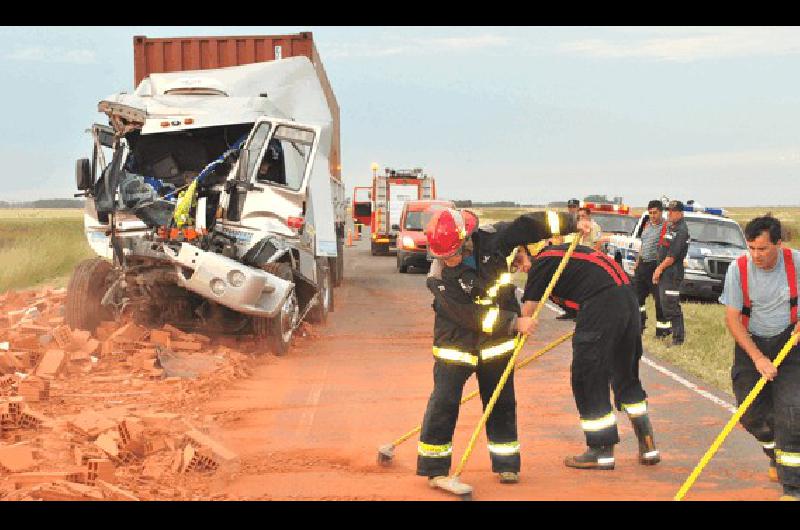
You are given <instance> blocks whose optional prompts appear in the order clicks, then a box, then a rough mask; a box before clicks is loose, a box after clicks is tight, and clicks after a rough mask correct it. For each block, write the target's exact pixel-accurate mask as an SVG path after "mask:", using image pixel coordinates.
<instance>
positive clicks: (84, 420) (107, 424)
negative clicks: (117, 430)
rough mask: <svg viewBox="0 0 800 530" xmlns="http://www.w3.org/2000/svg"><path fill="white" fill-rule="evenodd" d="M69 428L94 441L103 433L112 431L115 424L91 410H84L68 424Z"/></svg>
mask: <svg viewBox="0 0 800 530" xmlns="http://www.w3.org/2000/svg"><path fill="white" fill-rule="evenodd" d="M69 425H70V427H72V428H73V430H75V431H77V432H78V433H79V434H82V435H84V436H86V437H87V438H89V439H94V438H96V437H97V436H99V435H100V434H102V433H103V432H105V431H107V430H109V429H113V428H114V427H116V426H117V424H116V423H115V422H114V421H113V420H111V419H109V418H107V417H105V416H103V415H101V414H98V413H97V412H95V411H93V410H85V411H83V412H81V413H80V414H78V415H77V416H76V417H75V418H74V419H72V420H71V421H70V422H69Z"/></svg>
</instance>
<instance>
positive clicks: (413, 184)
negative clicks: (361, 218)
mask: <svg viewBox="0 0 800 530" xmlns="http://www.w3.org/2000/svg"><path fill="white" fill-rule="evenodd" d="M435 198H436V183H435V181H434V179H433V177H432V176H429V175H427V174H426V173H424V172H423V170H422V168H414V169H392V168H388V167H387V168H384V174H383V175H378V168H377V167H375V165H373V166H372V213H371V219H370V228H371V231H372V242H371V251H372V255H373V256H378V255H383V256H386V255H388V254H389V251H390V249H394V248H396V242H397V233H398V232H399V231H400V215H401V214H402V212H403V205H404V204H405V203H406V201H410V200H422V199H428V200H430V199H435Z"/></svg>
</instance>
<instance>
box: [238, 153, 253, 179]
mask: <svg viewBox="0 0 800 530" xmlns="http://www.w3.org/2000/svg"><path fill="white" fill-rule="evenodd" d="M249 161H250V151H248V150H247V149H242V152H241V153H240V154H239V168H238V170H237V172H236V180H238V181H240V182H245V181H247V177H248V174H247V166H248V165H250V164H249Z"/></svg>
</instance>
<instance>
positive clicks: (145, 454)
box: [0, 289, 263, 500]
mask: <svg viewBox="0 0 800 530" xmlns="http://www.w3.org/2000/svg"><path fill="white" fill-rule="evenodd" d="M65 294H66V293H65V290H64V289H58V290H54V289H42V290H39V291H28V292H7V293H4V294H0V499H3V500H12V499H43V500H76V499H93V500H105V499H111V500H138V499H139V498H169V497H175V496H178V495H183V496H187V495H189V494H190V493H189V492H188V490H186V489H185V488H182V487H177V489H176V487H175V486H176V485H175V483H174V482H175V480H176V479H177V478H179V477H180V480H181V481H186V480H196V479H193V478H191V476H192V475H193V474H199V473H214V472H216V473H220V472H229V471H235V470H236V469H237V468H238V464H239V459H238V457H237V455H236V454H234V453H233V452H231V451H230V450H229V449H227V448H225V447H224V446H223V445H221V444H220V443H219V442H218V441H216V440H214V439H213V438H212V437H211V436H209V435H207V434H204V432H209V429H208V428H207V427H199V428H202V429H203V432H201V431H200V430H198V425H199V424H200V423H203V422H207V421H209V420H208V418H205V417H204V418H203V419H200V418H198V417H197V416H198V415H197V414H192V413H191V412H190V411H192V410H194V409H193V404H196V403H198V402H199V401H202V400H204V399H206V398H207V397H208V396H209V395H210V393H211V392H213V391H214V390H215V389H217V388H220V387H221V386H222V385H224V384H225V383H226V382H228V381H232V380H233V379H235V378H238V377H244V376H246V375H248V365H249V363H250V359H252V353H250V352H253V353H255V352H258V351H259V350H260V348H263V346H262V345H260V344H259V343H257V342H256V341H253V340H251V341H249V342H248V341H247V340H245V339H242V338H233V337H221V338H217V339H214V340H213V341H212V339H210V338H209V337H206V336H204V335H201V334H198V333H189V332H185V331H182V330H180V329H178V328H176V327H173V326H170V325H165V326H163V327H162V328H161V329H147V328H144V327H142V326H139V325H137V324H135V323H132V322H131V323H124V324H120V323H115V322H102V323H101V324H100V325H99V327H98V328H97V330H96V331H95V333H94V335H92V334H90V333H89V332H87V331H85V330H73V329H70V328H69V327H68V326H66V325H65V322H64V317H63V304H64V299H65ZM165 354H167V355H166V357H165ZM159 355H161V356H162V358H163V359H168V360H169V361H170V362H174V360H175V359H176V358H177V359H178V360H179V361H180V360H181V359H194V361H193V364H192V363H187V366H189V365H191V367H192V368H194V367H197V366H201V367H202V370H195V371H196V372H198V373H199V374H200V375H201V376H202V377H196V378H194V379H185V378H186V377H191V376H187V375H181V374H180V373H179V371H176V370H173V371H172V372H169V371H165V369H164V368H163V367H162V366H161V365H160V362H159ZM207 359H211V362H206V360H207ZM166 362H167V361H165V364H166ZM181 362H182V361H181ZM206 366H209V367H210V369H208V370H206ZM181 368H182V367H181ZM175 373H178V374H179V375H178V376H175V375H170V374H175ZM32 407H33V408H32ZM176 409H177V410H181V409H183V410H184V411H185V413H184V414H180V413H177V412H171V411H170V410H176ZM187 412H188V414H187ZM189 417H191V418H192V419H191V421H190V420H189V419H188V418H189ZM197 478H198V479H199V478H200V477H199V475H197ZM159 491H161V492H164V493H163V494H161V495H159V494H158V493H155V492H159ZM178 492H180V493H178Z"/></svg>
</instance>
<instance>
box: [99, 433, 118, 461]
mask: <svg viewBox="0 0 800 530" xmlns="http://www.w3.org/2000/svg"><path fill="white" fill-rule="evenodd" d="M94 445H95V446H97V447H98V448H99V449H101V450H102V451H103V452H105V453H106V454H107V455H108V456H110V457H112V458H114V459H118V458H119V446H118V445H117V441H116V440H114V438H112V437H111V435H110V434H109V433H107V432H104V433H103V434H101V435H99V436H98V437H97V439H96V440H95V441H94Z"/></svg>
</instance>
